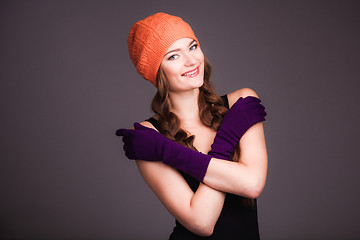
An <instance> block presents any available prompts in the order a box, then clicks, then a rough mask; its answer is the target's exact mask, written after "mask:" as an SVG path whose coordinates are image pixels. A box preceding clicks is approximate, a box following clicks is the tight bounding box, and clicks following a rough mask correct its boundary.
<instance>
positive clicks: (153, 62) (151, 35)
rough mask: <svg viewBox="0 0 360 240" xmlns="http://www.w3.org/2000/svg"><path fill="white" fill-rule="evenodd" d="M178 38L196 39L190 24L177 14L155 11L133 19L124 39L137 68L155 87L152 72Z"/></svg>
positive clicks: (157, 67)
mask: <svg viewBox="0 0 360 240" xmlns="http://www.w3.org/2000/svg"><path fill="white" fill-rule="evenodd" d="M180 38H191V39H194V40H196V41H197V42H198V40H197V38H196V37H195V34H194V32H193V30H192V29H191V27H190V25H189V24H187V23H186V22H184V21H183V20H182V19H181V18H180V17H176V16H172V15H169V14H166V13H156V14H154V15H151V16H149V17H147V18H145V19H143V20H140V21H138V22H136V23H135V24H134V25H133V26H132V27H131V29H130V34H129V38H128V40H127V43H128V48H129V55H130V58H131V60H132V62H133V63H134V65H135V67H136V70H137V72H138V73H139V74H140V75H141V76H143V77H144V78H145V79H146V80H148V81H149V82H151V83H152V84H153V85H154V86H155V87H156V75H157V71H158V69H159V67H160V64H161V61H162V59H163V58H164V55H165V53H166V51H167V50H168V48H169V47H170V46H171V45H172V44H173V43H174V42H175V41H177V40H179V39H180Z"/></svg>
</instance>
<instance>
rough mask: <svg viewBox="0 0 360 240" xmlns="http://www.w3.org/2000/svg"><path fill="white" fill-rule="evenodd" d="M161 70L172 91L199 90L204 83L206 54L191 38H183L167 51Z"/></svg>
mask: <svg viewBox="0 0 360 240" xmlns="http://www.w3.org/2000/svg"><path fill="white" fill-rule="evenodd" d="M161 68H162V70H163V71H164V73H165V76H166V78H167V81H168V83H169V87H170V91H173V92H179V91H187V90H192V89H194V88H199V87H201V86H202V85H203V83H204V54H203V52H202V51H201V49H200V47H199V45H198V43H197V42H196V41H195V40H194V39H191V38H181V39H179V40H177V41H176V42H174V43H173V44H172V45H171V46H170V47H169V49H168V50H167V52H166V54H165V56H164V58H163V60H162V62H161Z"/></svg>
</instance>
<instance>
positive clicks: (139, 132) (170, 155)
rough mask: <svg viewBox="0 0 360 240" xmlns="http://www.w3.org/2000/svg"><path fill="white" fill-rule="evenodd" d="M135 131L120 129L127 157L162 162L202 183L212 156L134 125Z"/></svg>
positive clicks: (119, 133)
mask: <svg viewBox="0 0 360 240" xmlns="http://www.w3.org/2000/svg"><path fill="white" fill-rule="evenodd" d="M134 127H135V129H134V130H130V129H119V130H117V131H116V135H117V136H123V142H124V151H125V155H126V156H127V157H128V158H129V159H138V160H146V161H162V162H163V163H164V164H166V165H169V166H171V167H174V168H176V169H178V170H181V171H183V172H185V173H187V174H189V175H191V176H193V177H194V178H196V179H197V180H198V181H199V182H202V181H203V179H204V176H205V173H206V170H207V168H208V165H209V162H210V159H211V156H208V155H205V154H202V153H200V152H197V151H195V150H192V149H190V148H187V147H184V146H182V145H180V144H178V143H176V142H173V141H171V140H170V139H168V138H166V137H164V136H163V135H162V134H160V133H158V132H157V131H155V130H154V129H151V128H147V127H144V126H142V125H141V124H139V123H135V124H134Z"/></svg>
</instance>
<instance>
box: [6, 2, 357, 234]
mask: <svg viewBox="0 0 360 240" xmlns="http://www.w3.org/2000/svg"><path fill="white" fill-rule="evenodd" d="M160 11H162V12H166V13H170V14H173V15H178V16H180V17H182V18H183V19H184V20H185V21H187V22H188V23H189V24H190V25H191V26H192V27H193V29H194V31H195V33H196V35H197V37H198V39H199V40H200V42H201V46H202V49H203V51H204V53H205V55H206V56H207V57H208V58H209V60H210V61H211V63H212V65H213V69H214V75H213V82H214V85H215V87H216V89H217V92H218V93H219V94H225V93H229V92H232V91H234V90H236V89H239V88H243V87H250V88H253V89H254V90H255V91H256V92H257V93H258V94H259V96H260V97H261V99H262V100H263V103H264V105H265V106H266V107H267V112H268V118H267V121H266V122H265V133H266V138H267V146H268V153H269V171H268V179H267V185H266V188H265V190H264V192H263V194H262V195H261V196H260V197H259V199H258V211H259V224H260V233H261V236H262V239H359V238H360V227H359V222H360V219H359V218H360V217H359V214H360V207H359V202H360V193H359V185H360V184H359V183H360V174H359V169H360V163H359V160H360V159H359V134H360V128H359V126H358V121H359V117H360V113H359V103H360V100H359V97H358V92H359V90H360V88H359V87H360V84H359V79H360V78H359V77H360V70H359V68H360V66H359V65H360V64H359V63H360V60H359V53H360V51H359V50H360V47H359V45H360V31H359V30H360V28H359V26H360V14H359V12H360V4H359V1H265V0H264V1H187V0H186V1H184V0H182V1H168V0H167V1H147V0H142V1H139V0H132V1H1V2H0V67H1V70H0V78H1V82H0V84H1V85H0V98H1V101H0V107H1V108H0V116H1V118H0V121H1V122H0V123H1V124H0V135H1V138H0V140H1V142H0V148H1V153H0V154H1V155H0V159H1V163H0V171H1V172H0V232H1V234H0V238H1V239H129V240H131V239H167V237H168V235H169V233H170V232H171V230H172V227H173V225H174V222H173V221H174V220H173V218H172V217H171V216H170V214H168V212H167V211H166V210H165V208H164V207H163V206H162V205H161V203H160V202H159V201H158V200H157V198H156V197H155V195H154V194H153V193H152V192H151V191H150V190H149V189H148V187H147V186H146V184H145V183H144V181H143V180H142V178H141V176H140V174H139V172H138V170H137V168H136V166H135V164H134V162H133V161H129V160H127V159H126V157H125V155H124V153H123V150H122V142H121V139H120V138H117V137H116V136H115V135H114V133H115V130H116V129H117V128H124V127H128V128H130V127H131V126H132V124H133V122H135V121H142V120H143V119H146V118H147V117H149V116H150V115H151V111H150V101H151V99H152V97H153V95H154V94H155V88H154V87H153V86H152V85H151V84H150V83H148V82H146V81H144V80H143V79H142V78H141V76H140V75H138V74H137V73H136V71H135V68H134V67H133V65H132V63H131V61H130V59H129V57H128V52H127V44H126V40H127V36H128V33H129V30H130V27H131V26H132V24H133V23H135V22H136V21H138V20H140V19H142V18H145V17H146V16H148V15H150V14H153V13H155V12H160Z"/></svg>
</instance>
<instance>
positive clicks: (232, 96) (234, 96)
mask: <svg viewBox="0 0 360 240" xmlns="http://www.w3.org/2000/svg"><path fill="white" fill-rule="evenodd" d="M247 96H253V97H257V98H258V97H259V96H258V95H257V94H256V92H255V91H254V90H252V89H251V88H241V89H238V90H236V91H234V92H232V93H229V94H228V95H227V97H228V100H229V107H231V106H232V105H233V104H234V103H235V102H236V101H237V100H238V99H239V98H240V97H242V98H245V97H247Z"/></svg>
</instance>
